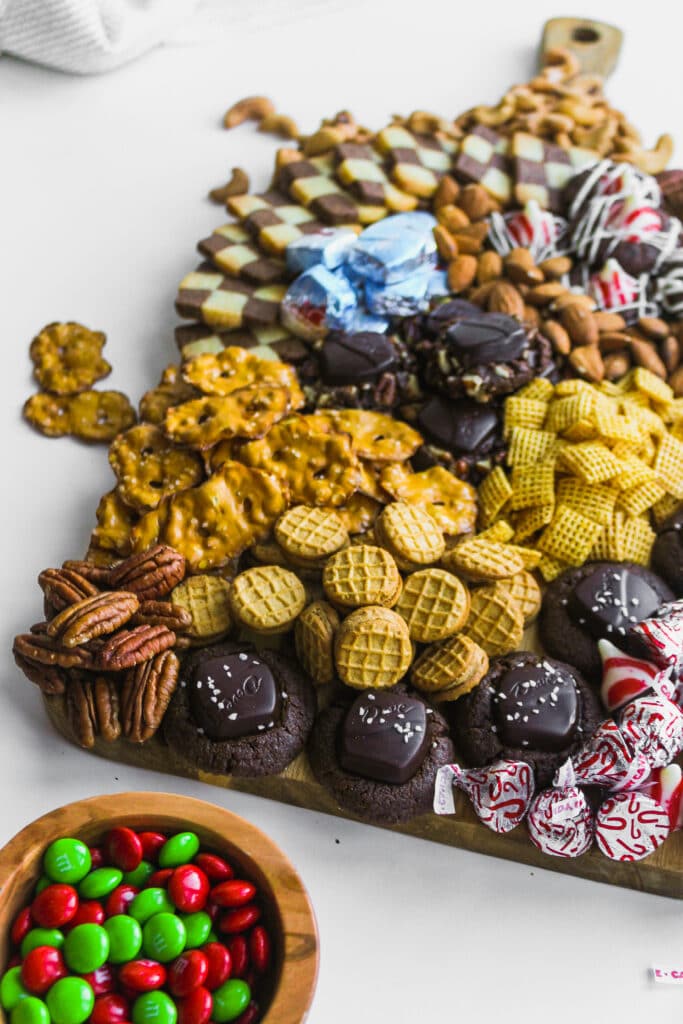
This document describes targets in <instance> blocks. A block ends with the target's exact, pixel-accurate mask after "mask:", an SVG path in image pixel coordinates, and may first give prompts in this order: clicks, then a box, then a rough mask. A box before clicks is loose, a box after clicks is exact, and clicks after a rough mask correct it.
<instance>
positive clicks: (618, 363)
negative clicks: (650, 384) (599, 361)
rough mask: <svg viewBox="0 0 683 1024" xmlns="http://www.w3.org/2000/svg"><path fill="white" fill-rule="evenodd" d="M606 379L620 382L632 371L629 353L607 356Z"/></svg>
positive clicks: (615, 353) (614, 353)
mask: <svg viewBox="0 0 683 1024" xmlns="http://www.w3.org/2000/svg"><path fill="white" fill-rule="evenodd" d="M603 362H604V365H605V377H606V378H607V380H619V378H620V377H623V376H624V374H625V373H628V371H629V370H630V369H631V358H630V356H629V354H628V352H610V354H609V355H608V356H605V358H604V360H603Z"/></svg>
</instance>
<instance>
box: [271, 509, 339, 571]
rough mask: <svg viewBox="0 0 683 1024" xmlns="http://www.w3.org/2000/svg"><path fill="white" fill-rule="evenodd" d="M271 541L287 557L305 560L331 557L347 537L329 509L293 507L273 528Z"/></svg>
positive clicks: (332, 511)
mask: <svg viewBox="0 0 683 1024" xmlns="http://www.w3.org/2000/svg"><path fill="white" fill-rule="evenodd" d="M275 539H276V540H277V542H278V544H279V545H280V547H281V548H282V549H283V550H284V551H285V552H286V553H287V554H288V555H291V556H294V557H295V558H301V559H306V560H309V559H319V558H327V557H328V556H329V555H333V554H334V553H335V551H339V549H340V548H342V547H344V546H345V545H346V544H347V543H348V540H349V534H348V531H347V529H346V527H345V526H344V523H343V521H342V519H341V517H340V516H339V515H337V513H336V512H335V511H334V510H333V509H326V508H319V507H315V506H311V505H295V506H294V507H293V508H290V509H288V511H287V512H285V514H284V515H283V516H280V518H279V519H278V521H277V523H276V524H275Z"/></svg>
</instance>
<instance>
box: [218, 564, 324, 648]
mask: <svg viewBox="0 0 683 1024" xmlns="http://www.w3.org/2000/svg"><path fill="white" fill-rule="evenodd" d="M305 605H306V591H305V589H304V585H303V583H302V582H301V580H300V579H299V577H298V576H295V575H294V573H293V572H289V571H288V570H287V569H283V568H282V566H279V565H264V566H256V567H255V568H254V569H247V570H246V572H241V573H240V574H239V575H238V576H236V577H235V579H234V580H233V584H232V587H231V589H230V607H231V609H232V612H233V615H234V616H235V618H236V619H237V621H238V622H239V623H241V624H242V625H243V626H247V627H248V628H249V629H253V630H254V631H255V632H257V633H282V632H285V631H286V630H287V629H289V627H290V626H292V625H293V624H294V620H295V619H296V617H297V616H298V615H299V614H300V613H301V612H302V611H303V609H304V607H305Z"/></svg>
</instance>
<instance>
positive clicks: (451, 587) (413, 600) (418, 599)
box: [395, 569, 470, 644]
mask: <svg viewBox="0 0 683 1024" xmlns="http://www.w3.org/2000/svg"><path fill="white" fill-rule="evenodd" d="M395 610H396V612H397V613H398V614H399V615H400V616H401V618H403V619H405V621H406V623H407V625H408V630H409V632H410V639H411V640H416V641H417V642H418V643H423V644H428V643H431V642H432V641H434V640H445V639H446V637H449V636H453V634H454V633H457V632H458V630H460V629H462V627H463V626H464V624H465V622H466V621H467V617H468V615H469V611H470V595H469V591H468V590H467V588H466V587H465V585H464V584H463V583H461V582H460V580H459V579H458V578H457V576H453V575H452V573H450V572H445V571H444V570H443V569H423V570H421V571H420V572H414V573H411V575H410V576H408V577H407V578H406V581H405V583H404V586H403V591H402V592H401V596H400V598H399V600H398V604H397V605H396V606H395Z"/></svg>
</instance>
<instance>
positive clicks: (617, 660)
mask: <svg viewBox="0 0 683 1024" xmlns="http://www.w3.org/2000/svg"><path fill="white" fill-rule="evenodd" d="M598 650H599V651H600V657H601V658H602V687H601V689H600V696H601V697H602V703H603V704H604V705H605V707H606V708H607V710H608V711H616V710H617V709H618V708H621V707H623V706H624V705H625V704H628V703H630V701H632V700H634V699H635V698H636V697H641V696H642V695H643V694H645V693H650V692H652V690H655V691H656V692H657V693H661V692H662V684H664V685H666V681H667V680H668V678H669V669H664V670H662V669H660V668H658V667H657V666H656V665H653V664H651V662H649V661H642V660H641V659H640V658H632V657H631V655H630V654H625V653H624V651H621V650H619V648H618V647H615V645H614V644H613V643H611V642H610V641H609V640H598ZM666 696H667V697H669V698H670V692H668V693H666Z"/></svg>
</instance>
